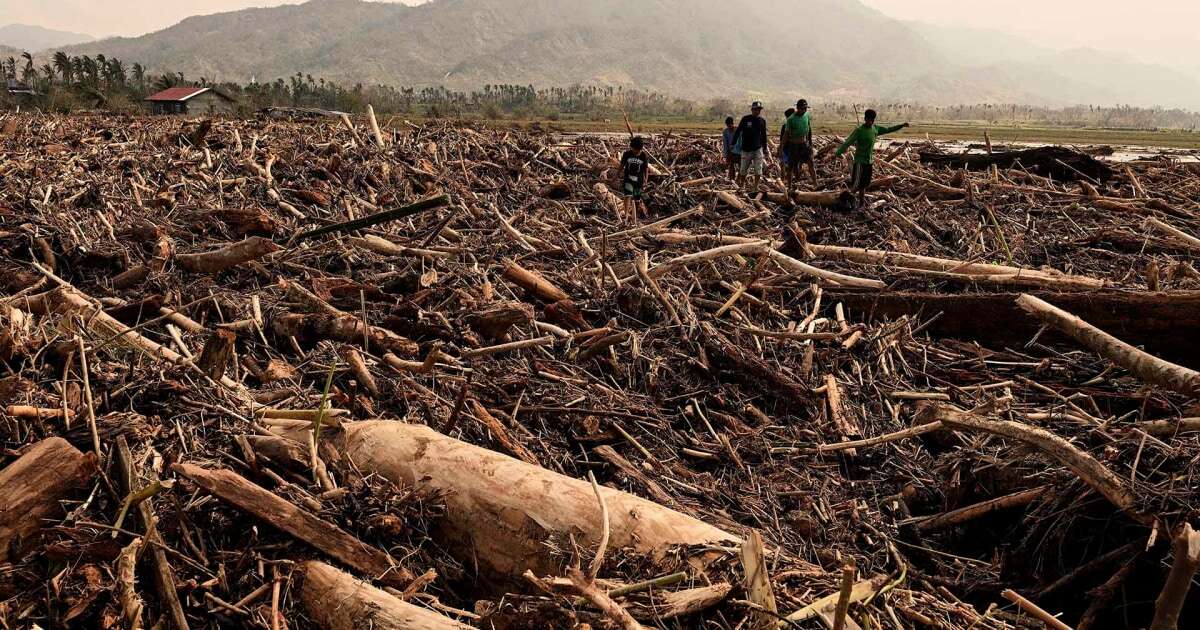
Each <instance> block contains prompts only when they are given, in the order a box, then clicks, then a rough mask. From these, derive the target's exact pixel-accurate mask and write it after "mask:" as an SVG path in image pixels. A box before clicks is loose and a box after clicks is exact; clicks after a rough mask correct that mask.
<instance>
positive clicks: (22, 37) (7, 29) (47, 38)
mask: <svg viewBox="0 0 1200 630" xmlns="http://www.w3.org/2000/svg"><path fill="white" fill-rule="evenodd" d="M94 39H95V38H94V37H92V36H90V35H84V34H82V33H68V32H66V31H55V30H52V29H48V28H44V27H41V26H35V25H32V24H9V25H8V26H0V46H4V47H5V48H11V49H16V50H19V51H20V50H28V51H30V52H36V51H39V50H46V49H47V48H57V47H60V46H70V45H72V44H82V43H84V42H90V41H93V40H94Z"/></svg>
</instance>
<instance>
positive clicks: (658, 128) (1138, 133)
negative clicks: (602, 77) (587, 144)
mask: <svg viewBox="0 0 1200 630" xmlns="http://www.w3.org/2000/svg"><path fill="white" fill-rule="evenodd" d="M880 122H881V123H882V124H893V123H897V122H903V121H893V120H887V119H884V120H881V121H880ZM912 123H913V126H912V127H910V128H909V129H906V130H904V131H903V132H900V133H897V134H895V135H894V136H892V137H894V138H911V139H924V138H926V137H929V138H930V139H933V140H968V141H978V142H983V134H984V132H985V131H986V132H987V133H988V135H990V136H991V138H992V142H993V143H996V144H1000V143H1005V142H1044V143H1047V144H1108V145H1119V146H1140V147H1167V148H1175V149H1200V132H1191V131H1185V130H1179V129H1172V130H1163V131H1145V130H1136V129H1099V128H1067V127H1039V126H1022V125H1004V124H997V125H992V124H987V123H947V122H937V123H921V122H918V121H912ZM489 124H495V125H500V126H513V125H516V126H519V127H529V126H532V125H538V126H541V127H542V128H545V129H552V130H556V131H564V132H581V133H583V132H617V133H620V132H624V131H626V128H625V123H624V122H623V121H620V120H614V121H604V122H596V121H582V120H556V121H491V122H490V123H489ZM780 124H782V123H780ZM721 127H722V125H721V124H719V123H711V124H710V123H697V122H667V121H655V122H634V123H633V129H634V131H635V132H638V133H647V134H650V133H666V132H676V133H704V134H716V133H719V132H720V130H721ZM853 127H854V123H853V122H850V121H846V122H841V123H827V124H823V123H822V122H821V121H820V120H819V119H818V121H817V124H816V129H815V132H816V133H818V134H833V135H838V136H844V135H846V133H847V132H849V131H850V129H852V128H853Z"/></svg>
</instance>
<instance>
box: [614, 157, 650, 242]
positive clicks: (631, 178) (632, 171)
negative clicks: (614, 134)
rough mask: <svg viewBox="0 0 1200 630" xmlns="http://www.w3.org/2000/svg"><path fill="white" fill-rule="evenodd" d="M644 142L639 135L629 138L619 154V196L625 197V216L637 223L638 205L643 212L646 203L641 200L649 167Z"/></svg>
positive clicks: (648, 158)
mask: <svg viewBox="0 0 1200 630" xmlns="http://www.w3.org/2000/svg"><path fill="white" fill-rule="evenodd" d="M645 146H646V143H645V141H644V140H642V137H641V136H636V137H634V138H631V139H630V140H629V150H628V151H626V152H625V154H624V155H622V156H621V196H622V197H624V199H625V218H627V219H629V220H631V221H633V224H634V225H637V223H638V206H639V205H640V206H642V212H643V214H644V213H645V211H646V205H645V204H644V203H643V202H642V186H644V185H645V183H646V172H647V170H648V169H649V167H650V156H648V155H646V151H645Z"/></svg>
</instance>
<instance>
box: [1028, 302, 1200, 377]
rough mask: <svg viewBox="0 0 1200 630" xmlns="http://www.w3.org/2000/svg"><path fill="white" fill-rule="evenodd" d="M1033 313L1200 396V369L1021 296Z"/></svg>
mask: <svg viewBox="0 0 1200 630" xmlns="http://www.w3.org/2000/svg"><path fill="white" fill-rule="evenodd" d="M1017 305H1018V306H1020V307H1021V308H1022V309H1024V310H1025V311H1026V312H1028V313H1029V314H1031V315H1033V316H1034V317H1037V318H1038V319H1040V320H1042V321H1043V322H1045V323H1047V324H1050V325H1051V326H1054V327H1055V328H1057V329H1058V330H1060V331H1062V332H1064V333H1066V334H1068V335H1070V336H1071V337H1072V338H1074V339H1075V340H1076V341H1078V342H1079V343H1081V344H1083V345H1084V346H1086V347H1087V348H1089V349H1090V350H1092V351H1093V352H1095V353H1097V354H1099V355H1100V356H1103V357H1104V358H1106V359H1108V360H1110V361H1112V362H1113V363H1116V364H1117V365H1119V366H1121V367H1123V368H1125V369H1127V370H1129V371H1130V372H1132V373H1134V374H1136V375H1137V376H1138V377H1139V378H1141V379H1142V380H1144V381H1146V382H1148V383H1152V384H1154V385H1159V386H1162V387H1165V388H1167V389H1170V390H1172V391H1175V392H1179V393H1180V394H1183V395H1185V396H1190V397H1192V398H1200V372H1196V371H1195V370H1189V369H1188V368H1185V367H1183V366H1179V365H1175V364H1174V363H1169V362H1167V361H1164V360H1162V359H1159V358H1158V357H1155V356H1153V355H1151V354H1149V353H1146V352H1143V351H1141V350H1138V349H1137V348H1135V347H1133V346H1131V345H1129V344H1127V343H1125V342H1123V341H1121V340H1120V339H1117V338H1116V337H1113V336H1112V335H1110V334H1108V333H1106V332H1104V331H1103V330H1100V329H1099V328H1096V327H1095V326H1092V325H1091V324H1089V323H1087V322H1085V321H1083V320H1082V319H1080V318H1079V317H1077V316H1075V315H1072V314H1070V313H1068V312H1066V311H1064V310H1062V309H1060V308H1058V307H1057V306H1054V305H1053V304H1049V303H1047V302H1046V301H1044V300H1041V299H1039V298H1036V297H1034V296H1032V295H1022V296H1021V297H1019V298H1017Z"/></svg>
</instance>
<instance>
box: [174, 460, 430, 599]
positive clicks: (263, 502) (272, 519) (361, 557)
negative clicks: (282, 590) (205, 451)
mask: <svg viewBox="0 0 1200 630" xmlns="http://www.w3.org/2000/svg"><path fill="white" fill-rule="evenodd" d="M172 469H173V470H174V471H175V472H176V473H178V474H180V475H183V476H184V477H187V478H188V479H190V480H191V481H192V482H193V483H195V484H196V485H197V486H200V487H201V488H203V489H204V490H205V491H206V492H208V493H210V494H212V495H214V496H216V497H217V498H219V499H221V500H222V501H224V502H226V503H228V504H230V505H232V506H234V507H236V508H237V509H239V510H241V511H243V512H246V513H247V514H250V515H252V516H254V517H255V518H257V519H259V520H261V521H263V522H264V523H266V524H268V525H271V526H273V527H276V528H278V529H280V530H281V531H284V532H286V533H288V534H290V535H291V536H293V537H295V538H296V539H297V540H300V541H302V542H305V543H307V544H309V545H311V546H313V547H314V548H316V549H319V550H320V551H322V552H323V553H326V554H328V555H329V556H330V557H333V558H336V559H337V560H339V561H340V562H343V563H345V564H346V565H348V566H351V567H354V568H355V569H357V570H359V571H361V572H363V573H365V574H367V575H370V576H371V577H372V578H373V579H377V580H380V581H381V582H384V583H386V584H392V585H397V586H400V587H401V588H403V587H404V586H407V585H408V583H409V582H411V581H412V580H413V575H412V573H410V572H409V571H408V570H407V569H405V568H403V567H400V566H397V565H396V564H395V563H394V562H393V561H392V559H391V558H389V557H388V556H387V554H385V553H383V552H382V551H379V550H378V549H376V548H374V547H371V546H369V545H366V544H364V543H363V542H362V541H361V540H359V539H357V538H355V537H354V536H351V535H350V534H348V533H346V532H345V531H344V530H342V529H341V528H340V527H338V526H336V525H334V524H332V523H330V522H328V521H325V520H323V519H321V518H318V517H316V516H314V515H312V514H310V513H309V512H306V511H305V510H302V509H300V508H298V507H296V506H295V505H293V504H292V503H290V502H288V501H286V500H285V499H283V498H281V497H279V496H277V495H275V494H274V493H272V492H270V491H268V490H266V489H265V488H262V487H260V486H258V485H257V484H255V483H253V482H251V481H248V480H247V479H245V478H243V477H242V476H241V475H239V474H237V473H235V472H233V471H232V470H225V469H222V470H209V469H206V468H201V467H200V466H196V465H193V464H175V465H174V466H172Z"/></svg>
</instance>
